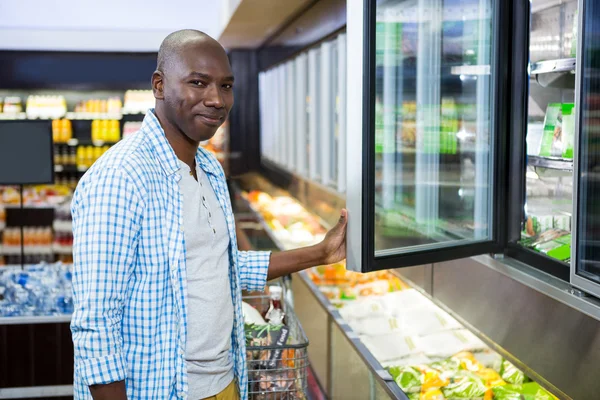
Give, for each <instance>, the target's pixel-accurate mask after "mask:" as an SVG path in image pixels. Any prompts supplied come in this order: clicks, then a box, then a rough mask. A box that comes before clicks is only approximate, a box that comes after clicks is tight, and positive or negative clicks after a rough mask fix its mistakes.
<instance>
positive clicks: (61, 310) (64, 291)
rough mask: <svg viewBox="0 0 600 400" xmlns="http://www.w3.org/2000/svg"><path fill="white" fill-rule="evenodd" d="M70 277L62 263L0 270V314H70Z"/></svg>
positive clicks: (70, 271)
mask: <svg viewBox="0 0 600 400" xmlns="http://www.w3.org/2000/svg"><path fill="white" fill-rule="evenodd" d="M71 277H72V266H71V265H65V264H62V263H55V264H39V265H33V266H26V267H25V269H24V270H21V269H20V268H5V269H2V270H0V291H1V292H3V293H4V295H3V298H2V299H1V300H0V317H16V316H36V315H59V314H71V313H72V312H73V299H72V294H71Z"/></svg>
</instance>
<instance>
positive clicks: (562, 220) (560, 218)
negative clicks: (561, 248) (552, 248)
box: [552, 213, 571, 231]
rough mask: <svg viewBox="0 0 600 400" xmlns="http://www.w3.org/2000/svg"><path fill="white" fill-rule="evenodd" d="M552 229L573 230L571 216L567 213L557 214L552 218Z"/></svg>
mask: <svg viewBox="0 0 600 400" xmlns="http://www.w3.org/2000/svg"><path fill="white" fill-rule="evenodd" d="M552 227H553V228H555V229H562V230H565V231H570V230H571V215H570V214H567V213H558V214H555V215H554V216H553V218H552Z"/></svg>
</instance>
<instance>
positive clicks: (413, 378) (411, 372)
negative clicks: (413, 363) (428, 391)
mask: <svg viewBox="0 0 600 400" xmlns="http://www.w3.org/2000/svg"><path fill="white" fill-rule="evenodd" d="M388 371H389V373H390V375H392V378H394V381H396V383H397V384H398V386H400V389H402V391H403V392H404V393H415V392H416V393H419V392H420V391H421V385H423V374H422V373H421V371H419V370H418V369H416V368H413V367H390V368H388Z"/></svg>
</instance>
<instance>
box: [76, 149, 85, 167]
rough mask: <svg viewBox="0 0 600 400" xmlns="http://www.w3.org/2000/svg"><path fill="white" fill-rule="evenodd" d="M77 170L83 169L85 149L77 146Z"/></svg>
mask: <svg viewBox="0 0 600 400" xmlns="http://www.w3.org/2000/svg"><path fill="white" fill-rule="evenodd" d="M76 158H77V168H84V167H85V147H84V146H78V147H77V156H76Z"/></svg>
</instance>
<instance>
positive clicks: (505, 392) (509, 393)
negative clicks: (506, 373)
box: [492, 382, 555, 400]
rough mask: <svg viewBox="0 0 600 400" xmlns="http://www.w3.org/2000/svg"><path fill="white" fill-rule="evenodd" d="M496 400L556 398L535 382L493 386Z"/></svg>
mask: <svg viewBox="0 0 600 400" xmlns="http://www.w3.org/2000/svg"><path fill="white" fill-rule="evenodd" d="M492 391H493V392H494V400H554V398H555V397H554V396H552V395H551V394H550V393H548V392H547V391H545V390H544V389H543V388H542V387H540V385H538V384H537V383H535V382H530V383H526V384H524V385H505V386H496V387H494V388H492Z"/></svg>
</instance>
